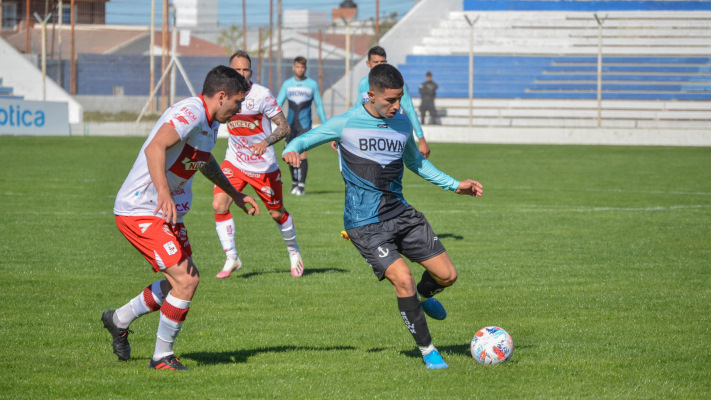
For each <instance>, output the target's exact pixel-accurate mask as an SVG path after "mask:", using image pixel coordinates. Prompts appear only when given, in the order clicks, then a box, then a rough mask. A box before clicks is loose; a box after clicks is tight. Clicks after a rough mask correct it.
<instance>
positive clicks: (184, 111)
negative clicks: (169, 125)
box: [180, 107, 197, 121]
mask: <svg viewBox="0 0 711 400" xmlns="http://www.w3.org/2000/svg"><path fill="white" fill-rule="evenodd" d="M180 111H181V112H182V113H183V114H185V115H186V116H187V117H188V118H190V120H192V121H197V117H196V116H195V114H193V112H192V111H191V110H190V109H189V108H187V107H183V108H181V109H180Z"/></svg>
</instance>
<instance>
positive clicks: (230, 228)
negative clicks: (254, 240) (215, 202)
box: [215, 211, 237, 260]
mask: <svg viewBox="0 0 711 400" xmlns="http://www.w3.org/2000/svg"><path fill="white" fill-rule="evenodd" d="M215 230H216V231H217V237H218V238H219V239H220V244H221V245H222V250H224V251H225V255H226V256H227V257H229V258H231V259H233V260H234V259H237V245H236V244H235V221H234V220H233V219H232V214H231V213H230V212H229V211H227V212H226V213H221V214H218V213H215Z"/></svg>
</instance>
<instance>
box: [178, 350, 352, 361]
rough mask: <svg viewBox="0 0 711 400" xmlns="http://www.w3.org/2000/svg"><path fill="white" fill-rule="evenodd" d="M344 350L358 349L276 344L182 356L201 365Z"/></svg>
mask: <svg viewBox="0 0 711 400" xmlns="http://www.w3.org/2000/svg"><path fill="white" fill-rule="evenodd" d="M298 350H302V351H303V350H305V351H342V350H356V348H355V347H352V346H326V347H318V346H276V347H265V348H262V349H251V350H235V351H225V352H221V353H211V352H203V351H199V352H195V353H183V354H182V355H181V356H180V358H187V359H190V360H194V361H196V362H198V363H199V364H201V365H210V364H237V363H244V362H247V360H248V359H249V358H250V357H253V356H256V355H259V354H262V353H286V352H289V351H298Z"/></svg>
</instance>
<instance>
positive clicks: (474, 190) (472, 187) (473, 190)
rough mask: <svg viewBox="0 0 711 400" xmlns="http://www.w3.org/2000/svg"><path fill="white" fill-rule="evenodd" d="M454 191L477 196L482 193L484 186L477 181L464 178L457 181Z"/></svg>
mask: <svg viewBox="0 0 711 400" xmlns="http://www.w3.org/2000/svg"><path fill="white" fill-rule="evenodd" d="M455 193H457V194H464V195H469V196H474V197H479V196H481V195H482V194H483V193H484V187H483V186H482V185H481V183H479V182H477V181H474V180H471V179H465V180H463V181H460V182H459V186H457V190H455Z"/></svg>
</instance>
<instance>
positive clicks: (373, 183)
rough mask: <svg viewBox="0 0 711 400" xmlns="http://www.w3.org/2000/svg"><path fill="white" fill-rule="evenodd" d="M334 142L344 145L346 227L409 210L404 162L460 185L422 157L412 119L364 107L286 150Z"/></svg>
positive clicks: (443, 183)
mask: <svg viewBox="0 0 711 400" xmlns="http://www.w3.org/2000/svg"><path fill="white" fill-rule="evenodd" d="M333 140H335V141H337V142H338V143H339V154H340V157H339V158H340V163H341V175H343V180H344V182H345V183H346V200H345V205H344V212H343V223H344V225H345V228H346V229H351V228H355V227H358V226H363V225H368V224H372V223H375V222H379V221H385V220H388V219H391V218H394V217H396V216H398V215H399V214H400V213H402V212H403V211H404V210H405V209H406V208H407V206H408V204H407V202H406V201H405V197H404V196H403V194H402V175H403V171H404V168H403V167H404V166H407V168H408V169H410V170H411V171H413V172H414V173H416V174H418V175H419V176H421V177H423V178H424V179H426V180H428V181H430V182H432V183H434V184H436V185H438V186H440V187H442V188H444V189H446V190H452V191H454V190H456V189H457V187H458V186H459V182H458V181H457V180H455V179H454V178H452V177H451V176H449V175H447V174H445V173H444V172H442V171H440V170H438V169H437V168H436V167H435V166H434V165H432V163H431V162H429V161H427V159H426V158H424V157H422V155H421V154H420V152H419V151H418V149H417V145H416V144H415V140H414V139H413V137H412V126H411V125H410V121H409V120H408V119H407V117H405V116H404V115H402V114H396V115H395V116H394V117H393V118H390V119H386V118H376V117H374V116H372V115H371V114H370V113H369V112H368V111H367V110H366V109H365V107H364V106H362V105H361V106H359V107H353V108H351V109H350V110H349V111H347V112H346V113H345V114H343V115H339V116H337V117H333V118H331V119H330V120H328V121H326V122H325V123H324V124H322V125H321V126H319V127H318V128H315V129H312V130H310V131H309V132H307V133H305V134H303V135H301V136H299V137H297V138H296V139H294V140H292V141H291V142H289V144H288V145H287V146H286V148H285V149H284V153H288V152H290V151H295V152H298V153H302V152H304V151H307V150H309V149H311V148H314V147H316V146H318V145H321V144H323V143H328V142H330V141H333Z"/></svg>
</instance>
